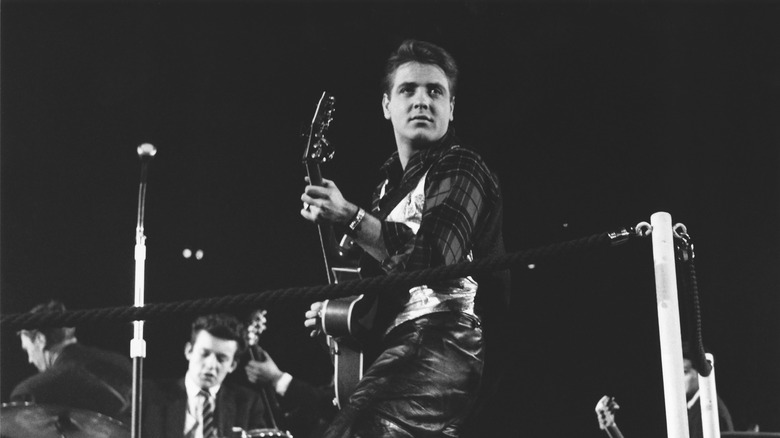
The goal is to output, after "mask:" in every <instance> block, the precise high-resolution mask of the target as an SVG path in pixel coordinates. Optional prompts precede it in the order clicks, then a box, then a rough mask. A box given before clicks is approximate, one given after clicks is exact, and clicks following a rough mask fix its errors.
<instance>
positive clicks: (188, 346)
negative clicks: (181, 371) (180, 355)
mask: <svg viewBox="0 0 780 438" xmlns="http://www.w3.org/2000/svg"><path fill="white" fill-rule="evenodd" d="M190 356H192V343H190V342H187V343H186V344H184V357H186V358H187V360H190Z"/></svg>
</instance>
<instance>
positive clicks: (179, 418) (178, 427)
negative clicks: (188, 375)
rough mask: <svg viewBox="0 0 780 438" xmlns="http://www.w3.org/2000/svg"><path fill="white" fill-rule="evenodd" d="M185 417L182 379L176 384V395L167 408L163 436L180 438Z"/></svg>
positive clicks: (184, 396)
mask: <svg viewBox="0 0 780 438" xmlns="http://www.w3.org/2000/svg"><path fill="white" fill-rule="evenodd" d="M186 415H187V390H186V389H185V388H184V379H181V380H179V381H178V382H177V383H176V394H175V396H174V398H173V400H172V401H171V404H170V405H169V407H168V415H167V419H168V420H167V421H166V424H165V433H166V434H165V436H171V437H174V436H182V435H183V434H184V420H185V418H186Z"/></svg>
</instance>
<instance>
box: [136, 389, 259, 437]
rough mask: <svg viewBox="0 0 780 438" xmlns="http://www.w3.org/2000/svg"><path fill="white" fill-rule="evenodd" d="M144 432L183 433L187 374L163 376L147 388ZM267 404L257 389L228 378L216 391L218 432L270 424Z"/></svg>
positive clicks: (153, 434) (148, 434) (152, 434)
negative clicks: (243, 385)
mask: <svg viewBox="0 0 780 438" xmlns="http://www.w3.org/2000/svg"><path fill="white" fill-rule="evenodd" d="M142 405H143V411H142V416H141V421H142V424H141V435H142V436H143V437H144V438H180V437H183V436H184V420H185V418H186V413H187V390H186V389H185V387H184V378H181V379H178V380H161V381H157V382H154V385H152V386H149V387H148V388H147V394H146V395H144V399H143V402H142ZM268 415H269V411H268V407H267V406H266V405H265V403H264V402H263V399H262V397H261V395H260V394H259V393H258V392H257V391H253V390H251V389H249V388H246V387H242V386H239V385H236V384H234V383H231V382H228V381H225V382H223V383H222V385H221V386H220V388H219V392H218V393H217V402H216V405H215V406H214V418H215V420H216V423H217V428H218V429H219V436H231V434H230V432H231V430H232V428H233V427H240V428H242V429H244V430H251V429H261V428H268V427H270V426H268V422H269V421H268V420H267V419H268V418H269V417H268Z"/></svg>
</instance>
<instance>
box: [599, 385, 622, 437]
mask: <svg viewBox="0 0 780 438" xmlns="http://www.w3.org/2000/svg"><path fill="white" fill-rule="evenodd" d="M618 409H620V406H618V404H617V403H616V402H615V397H609V396H606V395H605V396H604V397H601V400H599V402H598V403H596V418H597V419H598V420H599V428H601V430H604V431H606V432H607V435H609V437H610V438H623V434H622V433H620V429H618V427H617V423H615V411H617V410H618Z"/></svg>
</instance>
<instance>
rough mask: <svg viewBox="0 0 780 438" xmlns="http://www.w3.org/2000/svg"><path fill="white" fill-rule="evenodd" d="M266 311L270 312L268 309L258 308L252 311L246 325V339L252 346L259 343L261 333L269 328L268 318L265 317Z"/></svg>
mask: <svg viewBox="0 0 780 438" xmlns="http://www.w3.org/2000/svg"><path fill="white" fill-rule="evenodd" d="M266 313H268V311H267V310H264V309H257V310H255V311H254V312H252V316H251V317H250V319H249V323H248V324H247V326H246V341H247V344H248V345H249V346H250V347H251V346H255V345H257V344H258V342H259V341H260V335H261V334H262V333H263V332H264V331H265V329H266V328H268V326H267V322H268V319H267V318H266V317H265V315H266Z"/></svg>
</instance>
